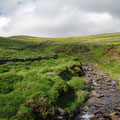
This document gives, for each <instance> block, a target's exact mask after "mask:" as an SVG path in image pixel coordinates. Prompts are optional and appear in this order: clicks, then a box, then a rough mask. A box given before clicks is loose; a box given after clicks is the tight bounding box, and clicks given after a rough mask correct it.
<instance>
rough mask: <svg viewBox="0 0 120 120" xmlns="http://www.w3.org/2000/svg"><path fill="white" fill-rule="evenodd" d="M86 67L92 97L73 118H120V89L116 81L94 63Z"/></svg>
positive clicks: (111, 119) (84, 119)
mask: <svg viewBox="0 0 120 120" xmlns="http://www.w3.org/2000/svg"><path fill="white" fill-rule="evenodd" d="M84 69H85V71H87V72H86V75H85V79H86V83H87V86H88V90H90V91H91V95H90V96H91V97H90V98H89V99H88V101H87V103H86V104H85V106H84V107H83V108H80V109H79V111H78V114H77V115H76V116H75V117H74V118H73V119H72V120H120V91H117V87H118V84H117V83H116V81H115V80H113V79H112V78H111V76H110V74H108V73H106V72H100V71H99V70H97V69H95V68H94V67H93V66H92V65H87V66H84ZM91 86H92V88H91Z"/></svg>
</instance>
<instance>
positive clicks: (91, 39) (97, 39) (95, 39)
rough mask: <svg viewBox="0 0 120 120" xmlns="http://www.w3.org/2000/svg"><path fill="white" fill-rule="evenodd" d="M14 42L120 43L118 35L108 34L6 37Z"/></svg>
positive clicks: (119, 34) (119, 35)
mask: <svg viewBox="0 0 120 120" xmlns="http://www.w3.org/2000/svg"><path fill="white" fill-rule="evenodd" d="M8 38H10V39H14V40H21V41H29V42H37V43H38V42H42V41H54V42H60V43H61V42H63V43H73V42H80V43H119V42H120V33H108V34H98V35H89V36H80V37H68V38H43V37H34V36H24V35H19V36H11V37H8Z"/></svg>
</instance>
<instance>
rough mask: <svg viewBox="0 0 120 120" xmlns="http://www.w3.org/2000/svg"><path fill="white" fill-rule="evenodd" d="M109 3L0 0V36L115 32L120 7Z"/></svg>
mask: <svg viewBox="0 0 120 120" xmlns="http://www.w3.org/2000/svg"><path fill="white" fill-rule="evenodd" d="M118 2H119V1H118V0H116V3H118ZM19 3H20V4H19ZM108 4H109V5H108ZM112 5H113V0H101V1H99V2H98V1H97V2H96V1H95V0H84V1H83V0H66V1H64V0H36V1H34V0H1V4H0V12H2V14H3V15H2V16H1V17H0V36H1V35H3V36H11V35H21V34H23V35H33V36H42V37H67V36H79V35H88V34H98V33H104V32H118V31H120V28H119V26H120V17H119V15H120V14H119V12H118V11H117V10H118V9H119V11H120V8H118V5H116V6H117V7H113V6H112Z"/></svg>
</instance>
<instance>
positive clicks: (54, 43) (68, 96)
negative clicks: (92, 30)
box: [0, 33, 120, 120]
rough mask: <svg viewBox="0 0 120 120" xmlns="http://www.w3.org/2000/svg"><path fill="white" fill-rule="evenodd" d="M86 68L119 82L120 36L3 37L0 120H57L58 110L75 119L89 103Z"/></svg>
mask: <svg viewBox="0 0 120 120" xmlns="http://www.w3.org/2000/svg"><path fill="white" fill-rule="evenodd" d="M44 57H48V58H50V59H43V60H34V61H33V59H37V58H44ZM16 59H17V60H16ZM4 61H6V62H4ZM16 61H17V62H16ZM81 63H82V64H83V65H84V64H88V63H89V64H94V66H95V67H96V68H98V69H100V70H105V71H107V72H109V73H110V74H111V75H112V76H113V77H114V78H115V79H116V80H117V81H118V77H119V75H120V33H111V34H101V35H92V36H82V37H71V38H39V37H31V36H12V37H8V38H5V37H0V120H38V119H41V120H42V119H43V120H52V119H53V116H55V115H56V114H57V109H58V107H60V108H62V109H64V110H66V111H67V112H68V113H69V116H70V117H71V116H72V115H73V114H74V112H75V111H76V109H77V108H78V107H80V106H82V105H84V103H85V102H86V100H87V99H88V95H87V94H86V92H85V91H86V87H87V86H86V83H85V80H84V78H83V76H84V71H83V69H82V68H81V67H82V65H81ZM118 82H119V81H118ZM91 87H92V86H91Z"/></svg>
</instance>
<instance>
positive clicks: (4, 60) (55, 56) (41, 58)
mask: <svg viewBox="0 0 120 120" xmlns="http://www.w3.org/2000/svg"><path fill="white" fill-rule="evenodd" d="M57 58H58V56H57V55H54V56H53V57H38V58H27V59H18V58H15V59H0V65H2V64H5V63H7V62H27V61H32V62H34V61H40V60H49V59H57Z"/></svg>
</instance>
